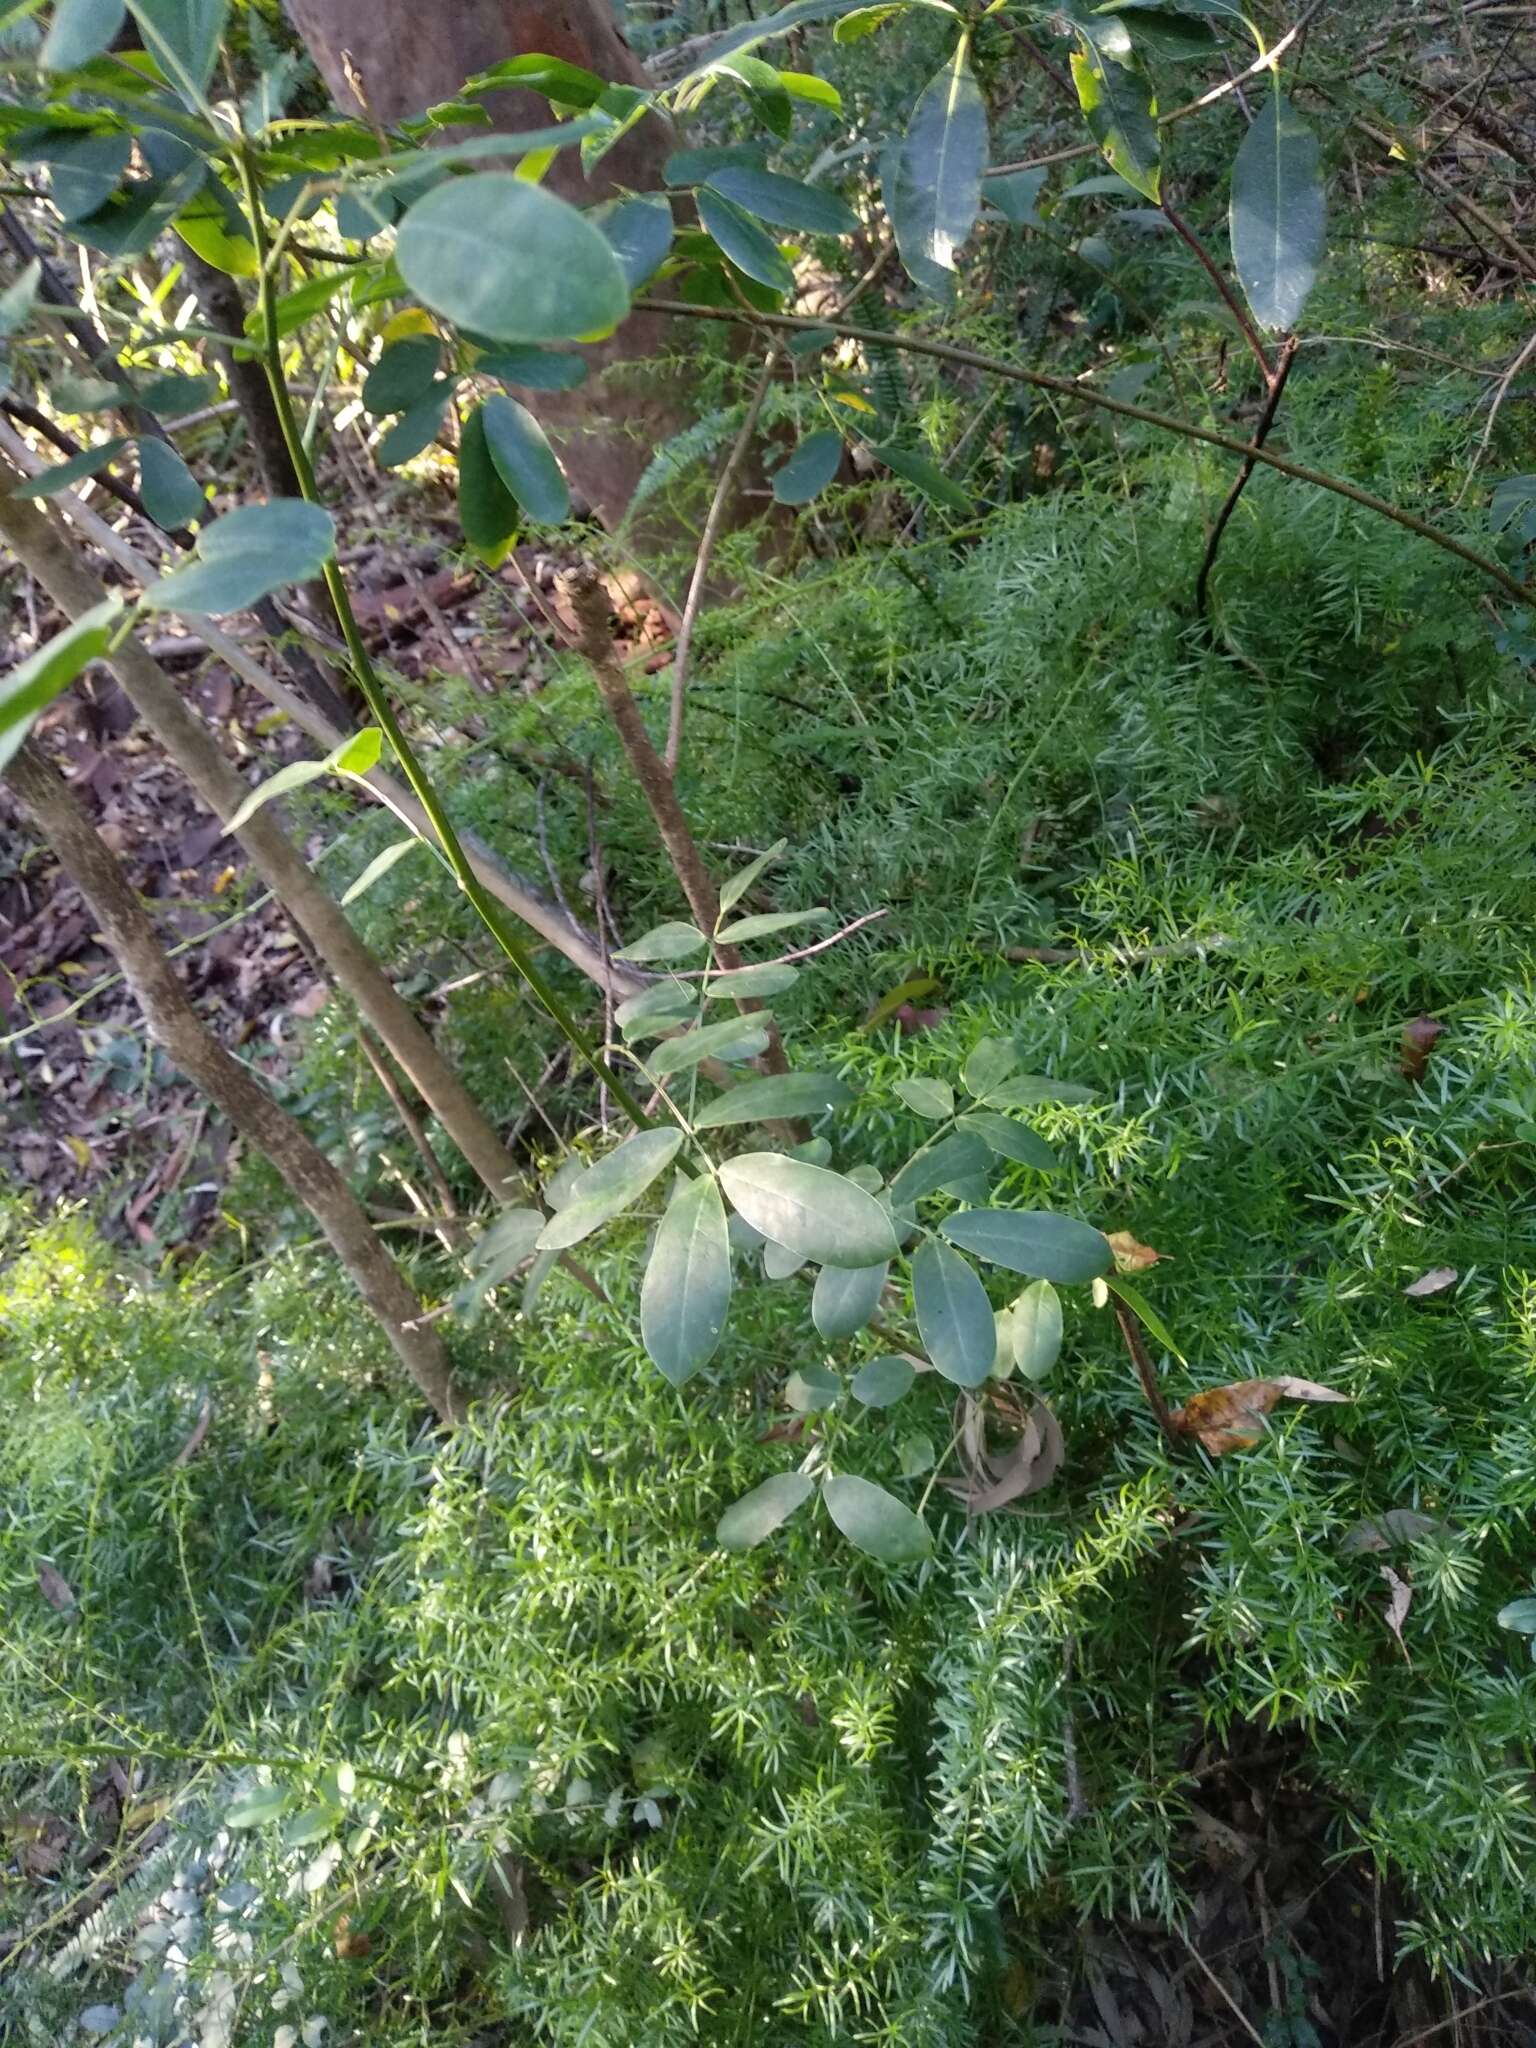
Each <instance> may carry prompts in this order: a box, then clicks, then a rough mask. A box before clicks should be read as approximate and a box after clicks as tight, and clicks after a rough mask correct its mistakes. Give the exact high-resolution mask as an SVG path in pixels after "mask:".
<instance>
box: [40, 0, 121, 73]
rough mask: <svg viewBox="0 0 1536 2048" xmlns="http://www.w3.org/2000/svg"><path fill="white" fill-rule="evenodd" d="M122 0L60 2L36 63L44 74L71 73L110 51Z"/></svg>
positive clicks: (117, 27) (118, 23) (63, 0)
mask: <svg viewBox="0 0 1536 2048" xmlns="http://www.w3.org/2000/svg"><path fill="white" fill-rule="evenodd" d="M126 11H127V10H126V8H125V6H124V0H59V4H58V6H57V7H55V9H54V10H53V25H52V27H51V28H50V29H49V31H48V33H47V35H46V37H45V38H44V39H43V47H42V49H41V50H40V51H39V52H38V57H37V61H38V63H39V65H40V66H41V67H42V69H43V70H44V71H73V70H75V69H76V68H77V67H78V66H79V65H81V64H84V63H86V62H88V61H89V59H90V58H92V57H99V56H100V55H101V53H102V51H103V50H110V49H111V47H112V43H113V40H114V38H115V37H116V35H117V32H118V30H119V29H120V28H121V27H122V25H123V18H124V15H125V13H126Z"/></svg>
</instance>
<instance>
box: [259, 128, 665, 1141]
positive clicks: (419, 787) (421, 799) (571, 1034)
mask: <svg viewBox="0 0 1536 2048" xmlns="http://www.w3.org/2000/svg"><path fill="white" fill-rule="evenodd" d="M239 157H240V178H241V183H242V185H243V187H244V190H245V204H246V211H247V213H248V214H249V216H250V223H251V235H252V239H253V241H254V243H255V246H256V261H257V269H258V288H259V292H260V307H261V324H262V338H261V355H262V367H263V369H264V370H265V372H266V377H267V384H268V386H269V387H270V389H271V392H272V402H273V404H274V405H275V406H276V408H277V417H278V421H279V423H280V425H281V427H282V430H283V440H284V441H285V442H286V444H287V447H288V453H289V456H290V457H291V459H292V462H293V467H294V471H295V474H296V475H297V477H298V479H299V489H300V490H301V491H302V492H303V494H304V497H305V498H306V499H307V500H308V501H309V503H310V504H312V505H319V504H320V503H321V502H322V501H321V497H320V490H319V486H318V484H317V483H316V481H315V469H314V464H313V463H312V462H311V460H310V456H309V450H308V449H307V448H306V447H305V445H304V436H303V435H302V433H301V432H300V431H299V423H298V420H297V418H296V416H295V414H294V410H293V401H292V399H291V398H290V396H289V393H288V382H287V379H286V378H285V377H284V375H283V359H282V340H281V337H280V336H279V334H278V331H277V290H276V280H275V278H274V275H273V269H272V262H271V252H270V249H269V247H268V242H267V229H266V217H265V215H264V214H263V212H262V207H261V186H260V182H259V180H258V178H257V174H256V167H255V164H254V163H253V161H252V158H251V152H250V150H249V148H248V147H245V146H243V145H242V147H241V148H240V151H239ZM324 575H325V587H326V589H327V590H328V591H329V593H330V598H331V603H332V604H333V605H334V606H335V608H336V617H337V621H338V622H339V624H340V626H341V635H342V638H343V640H344V641H345V642H346V646H347V653H348V655H349V656H350V658H351V662H352V669H353V673H354V675H355V676H356V679H357V685H358V688H359V689H360V690H361V691H362V693H363V696H364V699H365V700H366V702H367V705H368V709H369V712H370V714H371V715H372V717H373V718H374V720H375V721H376V723H377V724H378V726H379V728H380V730H381V731H382V732H383V734H384V737H385V738H386V739H387V740H388V742H389V744H390V746H391V747H392V748H393V749H394V753H395V758H396V759H397V760H398V761H399V763H400V767H401V770H402V772H403V774H404V776H405V779H406V781H407V782H408V783H409V784H410V786H411V789H412V791H413V792H414V794H415V797H416V800H417V802H418V803H419V804H420V805H421V807H422V809H423V810H424V811H425V812H426V814H427V818H428V821H429V822H430V824H431V826H432V830H433V831H434V832H435V833H436V835H437V838H438V842H439V844H440V845H441V847H442V850H443V853H444V855H445V857H446V859H447V861H448V865H449V866H450V867H451V868H452V870H453V873H454V878H455V880H456V881H457V882H458V885H459V887H460V889H461V890H462V891H463V892H464V894H465V896H466V897H467V898H468V899H469V903H470V906H471V908H472V909H473V910H474V911H475V912H476V914H477V915H478V917H479V918H480V921H481V923H482V924H484V926H485V928H486V929H487V931H489V933H490V934H491V936H492V938H493V939H495V941H496V943H497V945H498V946H500V948H501V950H502V951H503V953H505V954H506V956H507V958H508V959H509V960H510V961H511V963H512V965H513V967H515V968H516V970H517V972H518V973H519V974H520V975H521V976H522V978H523V981H524V982H525V983H526V984H527V987H528V989H529V991H530V993H531V994H532V995H533V996H534V998H535V999H536V1001H537V1002H538V1003H539V1004H540V1005H541V1006H542V1007H543V1009H544V1010H545V1011H546V1012H547V1013H548V1015H549V1017H550V1019H551V1020H552V1022H553V1023H554V1025H555V1028H556V1030H558V1031H559V1032H560V1034H561V1036H562V1037H563V1038H564V1039H565V1041H566V1043H567V1044H568V1045H569V1046H570V1047H571V1049H572V1050H573V1051H574V1052H576V1053H578V1054H579V1055H580V1057H581V1058H582V1059H583V1060H584V1061H585V1062H586V1064H587V1066H589V1067H590V1068H591V1070H592V1072H593V1073H594V1074H595V1075H596V1076H597V1078H598V1080H599V1081H601V1082H602V1083H603V1085H604V1086H605V1087H606V1088H608V1089H609V1090H610V1092H611V1093H612V1095H613V1098H614V1100H615V1101H616V1102H617V1103H619V1105H620V1106H621V1107H622V1109H623V1111H624V1113H625V1115H626V1116H627V1117H628V1118H629V1119H630V1121H631V1122H632V1123H633V1124H634V1125H635V1127H636V1128H637V1129H638V1130H647V1129H649V1127H650V1122H651V1120H650V1118H649V1117H648V1116H647V1115H646V1113H645V1111H644V1109H643V1108H642V1107H641V1104H640V1101H639V1098H638V1097H637V1096H636V1095H634V1094H633V1093H632V1092H631V1090H630V1089H629V1088H627V1087H626V1086H625V1084H624V1083H623V1082H622V1081H621V1080H620V1079H619V1077H618V1076H617V1074H615V1073H614V1072H613V1070H612V1069H611V1068H610V1067H609V1066H608V1064H607V1062H606V1061H605V1060H604V1059H603V1058H602V1056H601V1054H600V1053H598V1051H597V1050H596V1049H595V1047H594V1046H593V1045H592V1044H591V1042H590V1040H589V1039H588V1038H587V1035H586V1033H585V1032H584V1031H583V1030H582V1029H581V1026H580V1025H579V1024H578V1023H577V1022H576V1020H575V1018H574V1017H573V1016H572V1015H571V1013H570V1011H569V1010H567V1008H566V1007H565V1004H564V1003H563V1002H561V1000H560V998H559V996H558V995H556V993H555V991H554V989H553V988H552V987H551V985H550V983H549V982H548V981H547V980H546V979H545V977H544V975H543V974H542V973H541V972H540V971H539V969H538V967H537V966H536V965H535V964H534V959H533V955H532V953H531V951H530V950H529V948H528V946H527V945H526V943H525V942H524V941H523V939H522V938H520V937H519V935H518V934H517V932H515V931H514V930H513V928H512V924H511V921H510V919H509V918H508V917H507V914H506V912H505V911H504V910H503V909H502V907H501V905H500V904H499V903H497V902H496V901H495V899H494V898H493V897H492V896H491V895H490V894H489V892H488V891H487V890H486V889H484V888H483V887H482V886H481V883H480V880H479V877H478V876H477V875H476V873H475V871H474V868H473V866H472V865H471V863H470V860H469V857H468V855H467V854H466V853H465V851H464V849H463V847H462V846H461V844H460V843H459V836H458V834H457V833H456V832H455V831H454V829H453V822H452V820H451V819H450V818H449V816H448V813H447V811H446V810H445V809H444V807H443V803H442V800H441V799H440V798H439V796H438V794H437V791H436V789H435V788H434V787H433V784H432V781H431V778H430V777H429V776H428V774H427V772H426V770H425V769H424V768H423V767H422V765H421V763H420V761H419V760H418V759H417V757H416V752H415V749H414V748H413V747H412V745H411V743H410V741H409V739H407V737H406V735H405V730H404V728H403V727H402V725H401V723H400V721H399V719H398V718H397V717H396V716H395V711H394V707H393V706H392V705H391V703H390V701H389V695H388V693H387V691H386V690H385V688H384V685H383V683H382V682H381V681H380V680H379V675H378V671H377V670H376V669H375V668H374V665H373V659H372V657H371V656H370V654H369V652H368V649H367V647H366V646H365V645H364V643H363V636H362V632H361V629H360V628H359V626H358V623H357V615H356V613H355V612H354V611H353V609H352V600H351V597H350V595H349V594H348V591H347V584H346V578H345V577H344V576H343V575H342V573H341V569H340V567H339V566H338V564H337V562H336V559H335V557H334V556H332V558H331V560H330V561H328V562H327V563H326V565H325V570H324Z"/></svg>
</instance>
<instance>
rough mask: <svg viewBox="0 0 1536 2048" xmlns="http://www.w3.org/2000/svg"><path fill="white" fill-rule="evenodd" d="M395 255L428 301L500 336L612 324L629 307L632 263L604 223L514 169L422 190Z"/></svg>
mask: <svg viewBox="0 0 1536 2048" xmlns="http://www.w3.org/2000/svg"><path fill="white" fill-rule="evenodd" d="M395 258H396V261H397V262H398V264H399V266H400V272H401V275H402V276H403V277H404V279H405V281H406V283H407V284H408V285H409V286H410V288H411V290H412V291H413V292H415V293H416V295H417V297H418V298H420V299H421V300H422V302H423V303H424V304H425V305H428V306H430V307H431V308H432V309H433V311H434V312H438V313H441V314H443V315H444V316H445V317H446V318H448V319H450V320H453V321H455V322H457V324H458V325H459V326H461V327H465V328H468V329H469V330H470V331H471V332H472V333H476V334H485V335H489V336H490V337H491V338H492V339H493V340H495V341H523V342H530V341H531V342H544V341H569V340H572V339H574V338H578V337H581V336H584V335H595V334H604V333H607V332H608V331H609V330H611V329H612V328H614V327H616V326H617V325H618V324H619V322H620V321H621V320H622V319H623V318H624V315H625V314H626V312H628V310H629V291H628V288H627V286H626V285H625V282H624V272H623V270H622V268H621V267H620V264H619V260H618V258H617V257H616V256H615V255H614V253H613V250H612V248H611V247H610V246H609V244H608V242H607V241H606V240H605V239H604V237H603V235H602V234H601V233H600V231H599V230H598V229H597V228H595V227H593V225H592V223H591V222H590V221H589V220H586V219H584V218H583V216H582V215H581V214H580V213H578V212H577V211H576V209H575V207H573V206H568V205H567V204H566V203H565V201H564V200H563V199H557V198H555V196H554V195H553V194H552V193H550V192H546V191H545V190H544V188H543V187H542V186H541V185H531V184H529V183H528V181H527V180H526V179H524V178H517V177H514V176H512V175H511V174H510V173H509V172H505V171H488V172H481V173H479V174H477V175H475V176H473V177H468V178H451V179H449V180H448V181H447V182H446V183H445V184H443V185H441V186H439V187H438V189H437V190H436V191H434V192H429V193H428V194H427V196H426V198H424V199H421V200H418V201H417V203H416V205H414V206H413V207H412V208H411V210H410V212H409V213H408V214H407V215H406V217H405V220H404V221H403V222H402V224H401V227H400V234H399V239H398V241H397V242H396V245H395Z"/></svg>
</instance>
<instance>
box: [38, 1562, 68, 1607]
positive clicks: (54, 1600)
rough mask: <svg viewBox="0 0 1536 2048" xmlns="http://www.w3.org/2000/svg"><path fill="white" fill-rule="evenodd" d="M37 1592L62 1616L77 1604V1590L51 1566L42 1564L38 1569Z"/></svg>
mask: <svg viewBox="0 0 1536 2048" xmlns="http://www.w3.org/2000/svg"><path fill="white" fill-rule="evenodd" d="M37 1590H38V1591H39V1593H41V1594H42V1596H43V1598H44V1599H45V1600H46V1601H47V1602H48V1605H49V1606H50V1607H52V1608H54V1609H55V1610H56V1611H57V1612H58V1613H60V1614H68V1612H69V1611H70V1609H71V1608H72V1607H73V1606H74V1604H75V1589H74V1587H73V1586H71V1584H70V1583H69V1581H68V1579H66V1578H65V1576H64V1574H63V1573H62V1572H58V1571H55V1570H54V1568H53V1566H52V1565H51V1564H40V1565H39V1566H38V1568H37Z"/></svg>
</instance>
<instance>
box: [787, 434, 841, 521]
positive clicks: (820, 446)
mask: <svg viewBox="0 0 1536 2048" xmlns="http://www.w3.org/2000/svg"><path fill="white" fill-rule="evenodd" d="M842 459H843V437H842V435H841V434H836V433H834V432H833V431H832V430H831V428H830V427H827V428H823V429H822V430H821V432H819V433H815V434H807V435H806V436H805V438H804V440H803V441H802V442H801V443H800V445H799V447H798V448H796V450H795V452H794V454H793V455H791V456H790V458H789V460H788V461H787V462H785V463H784V464H783V465H782V466H781V467H780V468H778V469H776V470H775V471H774V473H773V495H774V497H775V498H776V499H777V500H778V502H779V504H781V505H808V504H809V503H810V502H811V500H812V498H816V497H819V496H820V495H821V493H822V492H823V491H824V490H825V489H826V488H827V485H828V484H829V483H831V481H832V479H833V477H835V476H836V475H837V471H838V465H839V464H840V463H841V461H842Z"/></svg>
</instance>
